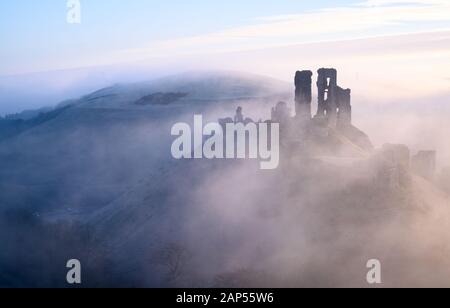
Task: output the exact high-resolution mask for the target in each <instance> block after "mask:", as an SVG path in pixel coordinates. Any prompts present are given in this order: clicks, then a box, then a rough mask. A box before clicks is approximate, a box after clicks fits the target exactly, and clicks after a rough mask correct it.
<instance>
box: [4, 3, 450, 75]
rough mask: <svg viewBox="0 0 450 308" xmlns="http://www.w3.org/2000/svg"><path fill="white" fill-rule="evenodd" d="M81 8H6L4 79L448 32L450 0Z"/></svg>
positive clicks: (94, 5) (51, 5)
mask: <svg viewBox="0 0 450 308" xmlns="http://www.w3.org/2000/svg"><path fill="white" fill-rule="evenodd" d="M80 2H81V6H82V10H81V12H82V15H81V16H82V22H81V24H80V25H71V24H68V23H67V22H66V14H67V8H66V3H67V1H66V0H38V1H37V0H15V1H0V40H1V41H0V44H1V46H2V47H1V48H0V75H8V74H17V73H24V72H33V71H43V70H54V69H64V68H74V67H82V66H91V65H96V64H109V63H111V64H112V63H118V62H127V61H133V60H139V59H144V58H147V57H161V56H174V57H175V56H177V55H180V54H183V53H185V52H186V53H189V54H190V53H198V52H206V53H207V52H221V51H224V52H225V51H234V50H246V49H258V48H265V47H271V46H278V45H289V44H298V43H303V42H311V41H316V40H318V41H321V40H342V39H352V38H358V37H370V36H378V35H389V34H396V33H408V32H421V31H432V30H439V29H448V28H450V21H449V17H448V16H450V15H449V4H448V3H446V2H449V1H447V0H408V1H405V0H396V1H395V0H353V1H352V0H338V1H336V0H333V1H329V0H328V1H327V0H322V1H317V0H316V1H309V0H308V1H302V0H270V1H269V0H239V1H238V0H228V1H211V0H190V1H187V0H164V1H163V0H159V1H155V0H80ZM327 10H331V11H327ZM291 15H292V16H291ZM330 16H332V17H331V18H332V19H331V20H326V19H325V18H329V17H330ZM397 16H398V18H397ZM309 25H311V26H310V27H309Z"/></svg>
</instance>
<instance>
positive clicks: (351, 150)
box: [220, 68, 436, 188]
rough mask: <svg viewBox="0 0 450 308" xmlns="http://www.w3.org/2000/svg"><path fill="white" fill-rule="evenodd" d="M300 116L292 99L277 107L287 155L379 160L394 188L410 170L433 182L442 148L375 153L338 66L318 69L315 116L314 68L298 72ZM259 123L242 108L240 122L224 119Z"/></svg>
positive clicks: (223, 121) (399, 148) (276, 117)
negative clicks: (356, 119)
mask: <svg viewBox="0 0 450 308" xmlns="http://www.w3.org/2000/svg"><path fill="white" fill-rule="evenodd" d="M294 83H295V116H292V114H291V110H290V108H289V107H288V104H287V103H286V102H278V103H277V105H276V106H275V107H274V108H272V114H271V120H268V121H265V122H266V123H279V124H280V134H281V135H280V141H281V145H282V146H284V147H288V148H289V150H290V151H287V153H298V154H299V155H306V156H309V157H322V158H330V157H345V158H352V157H353V158H369V157H375V158H377V159H379V167H380V169H379V171H380V174H379V177H380V179H383V180H382V182H383V183H385V184H387V185H388V186H389V187H391V188H395V187H397V186H399V187H400V186H404V185H406V184H407V183H408V181H409V180H410V179H409V172H410V171H413V172H414V173H415V174H417V175H419V176H421V177H423V178H426V179H429V180H432V179H433V178H434V175H435V169H436V152H435V151H421V152H419V153H418V154H417V155H415V156H412V157H411V154H410V150H409V148H408V147H407V146H405V145H392V144H385V145H384V146H383V147H382V148H381V149H379V150H377V151H375V149H374V147H373V145H372V143H371V141H370V139H369V137H368V136H367V135H366V134H365V133H364V132H362V131H361V130H359V129H358V128H357V127H355V126H354V125H353V123H352V102H351V93H352V91H351V89H344V88H342V87H340V86H339V85H338V72H337V70H336V69H334V68H321V69H319V70H318V71H317V82H316V86H317V112H316V113H315V115H314V116H313V110H312V109H313V107H312V105H313V95H312V94H313V91H312V86H313V72H312V71H309V70H302V71H297V72H296V74H295V80H294ZM230 122H231V123H232V122H235V123H239V122H240V123H244V124H248V123H251V122H253V120H252V119H250V118H244V116H243V110H242V107H239V108H238V110H237V112H236V116H235V117H234V121H233V119H232V118H227V119H221V120H220V123H221V124H222V125H225V124H226V123H230Z"/></svg>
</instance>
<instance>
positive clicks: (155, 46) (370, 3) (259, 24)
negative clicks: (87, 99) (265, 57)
mask: <svg viewBox="0 0 450 308" xmlns="http://www.w3.org/2000/svg"><path fill="white" fill-rule="evenodd" d="M438 29H450V1H448V0H367V1H365V2H357V3H355V4H353V5H350V6H344V7H332V8H326V9H321V10H316V11H310V12H306V13H301V14H293V15H277V16H264V17H261V18H258V19H255V20H253V21H252V23H251V24H249V25H247V26H241V27H236V28H230V29H224V30H222V31H218V32H214V33H205V34H201V35H197V36H190V37H183V38H175V39H170V40H163V41H156V42H152V43H150V44H148V45H147V46H144V47H142V48H135V49H128V50H125V51H122V52H121V53H120V54H119V56H120V57H129V58H136V57H141V58H143V57H152V56H165V55H170V56H177V55H186V54H201V53H211V52H212V53H214V52H229V51H239V50H249V49H259V48H267V47H274V46H283V45H291V44H298V43H305V42H314V41H330V40H344V39H354V38H363V37H371V36H380V35H381V36H383V35H391V34H402V33H416V32H423V31H431V30H438Z"/></svg>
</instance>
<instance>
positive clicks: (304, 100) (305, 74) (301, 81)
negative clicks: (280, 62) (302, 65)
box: [295, 71, 313, 120]
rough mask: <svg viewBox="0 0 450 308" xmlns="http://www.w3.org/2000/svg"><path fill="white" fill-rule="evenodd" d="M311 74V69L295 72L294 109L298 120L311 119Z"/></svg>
mask: <svg viewBox="0 0 450 308" xmlns="http://www.w3.org/2000/svg"><path fill="white" fill-rule="evenodd" d="M312 75H313V73H312V72H311V71H298V72H297V73H296V74H295V111H296V114H297V118H299V119H300V120H310V119H311V103H312Z"/></svg>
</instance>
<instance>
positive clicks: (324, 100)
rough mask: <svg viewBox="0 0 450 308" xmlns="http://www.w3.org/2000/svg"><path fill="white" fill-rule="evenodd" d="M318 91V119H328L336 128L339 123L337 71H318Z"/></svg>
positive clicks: (325, 69) (330, 69)
mask: <svg viewBox="0 0 450 308" xmlns="http://www.w3.org/2000/svg"><path fill="white" fill-rule="evenodd" d="M318 74H319V76H318V77H317V91H318V107H317V115H316V117H317V118H326V119H328V125H329V126H331V127H336V123H337V105H338V102H337V87H338V86H337V71H336V69H334V68H321V69H319V70H318Z"/></svg>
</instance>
